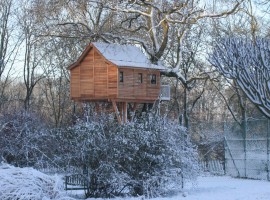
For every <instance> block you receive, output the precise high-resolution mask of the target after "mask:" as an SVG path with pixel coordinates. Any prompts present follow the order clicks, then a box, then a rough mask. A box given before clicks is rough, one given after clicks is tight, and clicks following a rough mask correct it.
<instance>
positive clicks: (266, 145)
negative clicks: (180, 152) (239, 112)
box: [190, 120, 270, 181]
mask: <svg viewBox="0 0 270 200" xmlns="http://www.w3.org/2000/svg"><path fill="white" fill-rule="evenodd" d="M190 133H191V136H192V138H193V141H194V142H195V143H196V144H197V146H198V151H199V155H200V159H201V163H202V169H203V170H204V171H207V172H210V173H211V172H212V171H214V173H215V174H217V172H216V171H217V170H216V169H218V174H223V173H224V174H227V175H231V176H235V177H241V178H253V179H265V180H269V181H270V161H269V160H270V155H269V154H270V120H252V121H250V120H249V121H247V122H242V123H240V124H239V123H237V122H202V123H194V124H191V127H190ZM217 164H218V168H217V167H216V166H217ZM221 166H223V168H221ZM222 169H223V170H224V171H222Z"/></svg>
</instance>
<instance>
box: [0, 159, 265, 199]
mask: <svg viewBox="0 0 270 200" xmlns="http://www.w3.org/2000/svg"><path fill="white" fill-rule="evenodd" d="M69 194H70V193H69V192H66V191H64V188H63V183H62V180H61V179H60V178H59V176H48V175H45V174H43V173H41V172H38V171H36V170H34V169H32V168H16V167H13V166H10V165H6V164H2V165H1V164H0V199H1V200H5V199H6V200H7V199H20V200H27V199H31V200H39V199H40V200H49V199H51V200H54V199H55V200H56V199H57V200H60V199H62V200H64V199H65V200H71V199H73V198H71V197H68V196H69ZM142 199H143V198H142V197H137V198H116V199H115V200H142ZM88 200H97V199H93V198H89V199H88ZM152 200H270V182H268V181H260V180H247V179H236V178H231V177H227V176H216V177H214V176H204V177H200V178H199V179H198V181H197V184H196V185H187V187H186V188H185V191H184V192H181V193H178V194H174V195H172V196H169V197H164V198H161V197H160V198H154V199H152Z"/></svg>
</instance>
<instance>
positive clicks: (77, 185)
mask: <svg viewBox="0 0 270 200" xmlns="http://www.w3.org/2000/svg"><path fill="white" fill-rule="evenodd" d="M88 189H89V180H88V179H87V177H85V176H84V175H82V174H73V175H70V176H65V190H84V191H85V192H87V191H88Z"/></svg>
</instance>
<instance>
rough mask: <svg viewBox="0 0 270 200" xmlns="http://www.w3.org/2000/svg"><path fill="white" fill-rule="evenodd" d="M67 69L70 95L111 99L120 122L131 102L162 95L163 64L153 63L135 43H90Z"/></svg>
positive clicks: (78, 97) (109, 100) (98, 100)
mask: <svg viewBox="0 0 270 200" xmlns="http://www.w3.org/2000/svg"><path fill="white" fill-rule="evenodd" d="M68 69H69V70H70V75H71V78H70V88H71V99H72V100H74V101H80V102H87V101H92V102H104V101H107V102H111V103H112V105H113V108H114V111H115V112H116V116H117V119H118V121H119V122H126V120H127V104H128V103H130V104H132V105H133V109H135V107H136V105H137V104H138V103H154V101H156V100H157V99H159V97H160V90H161V84H160V71H161V70H164V67H162V66H159V65H154V64H151V63H150V61H149V60H148V59H147V58H146V56H145V55H144V54H143V53H142V52H141V51H140V49H139V48H137V47H135V46H131V45H118V44H107V43H91V44H89V45H88V46H87V47H86V49H85V50H84V51H83V53H82V55H81V56H80V57H79V59H78V60H77V61H76V62H75V63H73V64H72V65H70V66H69V67H68ZM167 90H168V89H167ZM167 93H168V91H167ZM168 94H169V93H168ZM166 96H168V95H166ZM164 97H165V96H164ZM165 98H166V97H165Z"/></svg>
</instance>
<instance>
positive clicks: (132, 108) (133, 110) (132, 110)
mask: <svg viewBox="0 0 270 200" xmlns="http://www.w3.org/2000/svg"><path fill="white" fill-rule="evenodd" d="M137 105H138V103H134V104H133V106H132V107H131V117H130V121H133V119H134V116H135V111H136V109H137Z"/></svg>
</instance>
